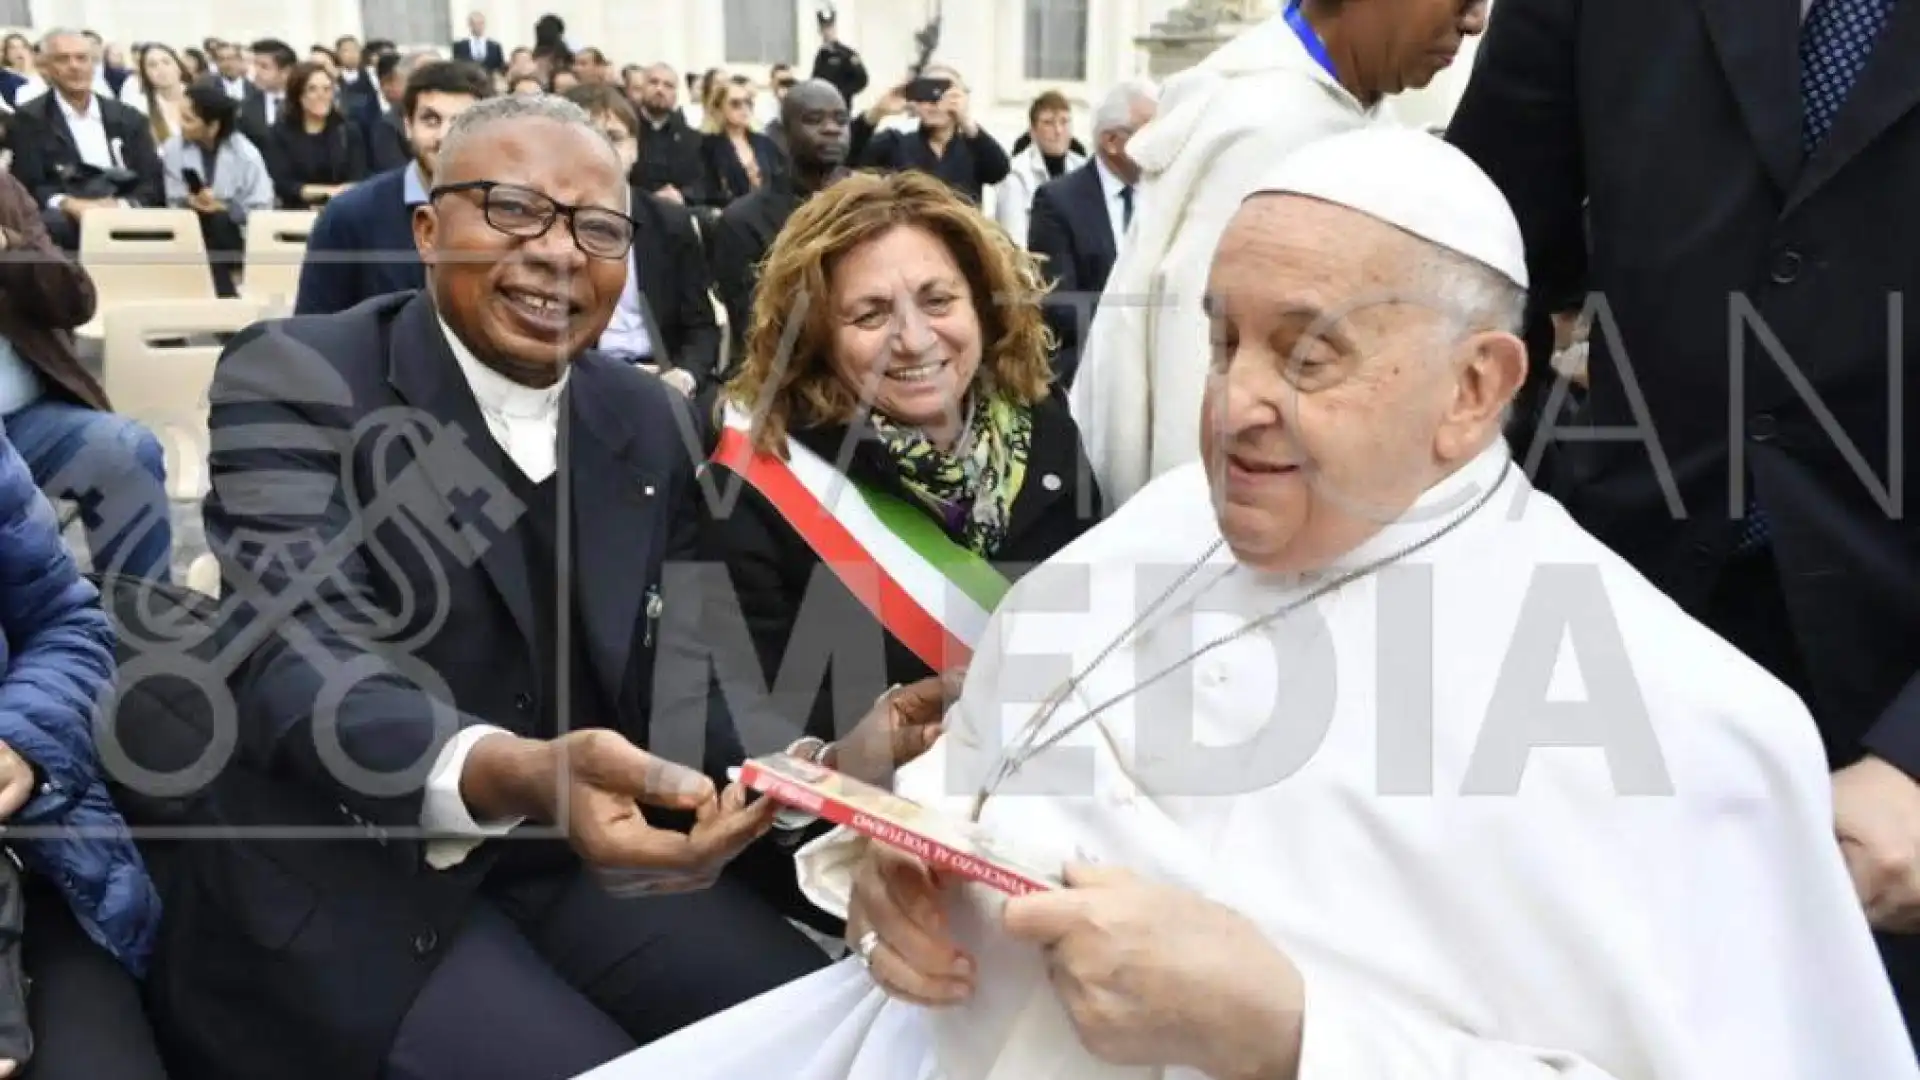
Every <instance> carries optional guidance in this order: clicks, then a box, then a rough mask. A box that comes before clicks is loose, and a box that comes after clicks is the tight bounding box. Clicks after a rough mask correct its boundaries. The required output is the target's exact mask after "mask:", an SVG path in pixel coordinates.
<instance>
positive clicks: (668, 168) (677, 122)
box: [626, 64, 706, 206]
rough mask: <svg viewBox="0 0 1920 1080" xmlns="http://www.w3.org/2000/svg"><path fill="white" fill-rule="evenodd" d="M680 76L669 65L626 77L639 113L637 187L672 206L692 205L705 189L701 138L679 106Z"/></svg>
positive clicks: (635, 183) (634, 178)
mask: <svg viewBox="0 0 1920 1080" xmlns="http://www.w3.org/2000/svg"><path fill="white" fill-rule="evenodd" d="M677 80H678V76H676V75H675V74H674V71H673V69H672V68H671V67H668V66H667V65H665V64H653V65H651V66H649V67H645V68H642V69H640V70H638V71H634V72H629V73H628V75H627V86H626V90H627V99H628V101H629V102H630V103H633V105H634V108H635V109H636V110H637V111H638V112H639V114H640V120H641V124H640V148H639V150H640V153H639V158H638V159H637V160H636V161H635V162H634V165H633V177H632V178H633V183H634V186H636V187H638V188H640V190H642V191H646V192H649V193H651V194H654V195H658V196H660V197H661V198H663V199H665V200H667V201H668V202H672V203H678V204H679V205H681V206H692V205H694V204H695V203H697V202H699V201H700V192H701V189H702V188H703V187H704V186H705V184H706V166H705V165H703V164H702V163H701V160H700V143H701V138H702V136H701V134H700V133H699V132H697V131H695V130H693V128H692V127H690V126H689V125H688V124H687V118H686V117H685V116H683V115H682V114H681V112H680V110H679V109H678V108H677V107H675V104H674V103H675V102H676V101H678V100H679V97H680V84H679V82H678V81H677Z"/></svg>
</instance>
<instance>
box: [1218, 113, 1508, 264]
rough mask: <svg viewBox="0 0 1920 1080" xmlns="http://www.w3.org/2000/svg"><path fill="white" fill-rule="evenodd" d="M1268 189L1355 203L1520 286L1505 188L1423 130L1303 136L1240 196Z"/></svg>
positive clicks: (1343, 203)
mask: <svg viewBox="0 0 1920 1080" xmlns="http://www.w3.org/2000/svg"><path fill="white" fill-rule="evenodd" d="M1272 194H1287V195H1304V196H1306V197H1308V198H1313V199H1319V200H1321V201H1323V202H1328V203H1332V204H1334V205H1335V206H1344V207H1347V208H1348V209H1350V210H1355V211H1358V212H1360V213H1362V214H1365V215H1367V216H1368V217H1370V218H1374V219H1376V220H1378V221H1383V222H1385V223H1387V224H1388V225H1392V226H1394V227H1395V228H1398V229H1401V230H1404V231H1406V232H1409V233H1411V234H1413V235H1414V236H1417V237H1419V238H1421V239H1422V240H1425V241H1427V242H1428V243H1430V244H1434V245H1437V246H1439V247H1443V248H1446V249H1447V250H1449V251H1452V252H1455V253H1456V254H1459V255H1463V256H1465V257H1467V258H1469V259H1472V260H1473V261H1475V262H1477V263H1480V264H1482V265H1484V266H1486V267H1488V268H1489V269H1491V270H1493V271H1495V272H1497V273H1499V274H1501V275H1503V276H1505V277H1506V278H1508V279H1509V280H1511V281H1512V282H1513V283H1514V284H1516V285H1518V286H1520V287H1521V288H1522V289H1524V288H1526V287H1527V252H1526V244H1525V243H1524V242H1523V241H1522V240H1521V239H1520V223H1519V222H1518V221H1517V220H1515V218H1514V216H1513V208H1512V207H1510V206H1508V205H1507V200H1506V196H1504V195H1502V194H1501V193H1500V189H1499V188H1498V187H1496V186H1494V183H1493V180H1492V179H1490V178H1489V177H1488V176H1487V174H1486V173H1484V172H1482V171H1481V170H1480V166H1478V165H1476V164H1474V162H1473V159H1471V158H1469V157H1467V155H1465V154H1463V153H1461V152H1460V151H1459V150H1458V149H1455V148H1454V147H1453V146H1452V145H1451V144H1449V143H1447V142H1446V141H1445V140H1442V139H1439V138H1436V137H1434V136H1432V135H1429V134H1427V133H1426V132H1423V131H1416V130H1414V129H1412V128H1395V127H1385V126H1381V127H1367V128H1361V129H1359V130H1356V131H1349V132H1345V133H1343V134H1339V135H1332V136H1329V137H1327V138H1324V139H1320V140H1318V141H1316V142H1312V143H1309V144H1307V145H1306V146H1303V147H1301V148H1300V149H1299V150H1296V151H1294V152H1293V153H1292V154H1289V155H1287V158H1286V160H1285V161H1283V162H1281V163H1280V164H1279V165H1278V166H1276V167H1275V168H1274V170H1273V171H1272V172H1271V173H1270V174H1268V176H1267V178H1266V179H1265V180H1264V181H1262V182H1261V184H1260V185H1259V186H1258V187H1256V188H1255V189H1254V190H1253V192H1252V194H1250V195H1249V196H1248V198H1257V197H1259V196H1261V195H1272Z"/></svg>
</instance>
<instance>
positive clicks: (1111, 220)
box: [1093, 154, 1140, 256]
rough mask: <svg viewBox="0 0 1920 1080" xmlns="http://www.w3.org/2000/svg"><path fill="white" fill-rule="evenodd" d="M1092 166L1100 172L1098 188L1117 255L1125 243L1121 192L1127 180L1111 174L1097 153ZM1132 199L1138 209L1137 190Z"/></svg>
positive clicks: (1124, 214) (1124, 204)
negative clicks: (1105, 203)
mask: <svg viewBox="0 0 1920 1080" xmlns="http://www.w3.org/2000/svg"><path fill="white" fill-rule="evenodd" d="M1093 167H1094V168H1095V169H1097V170H1098V171H1099V173H1100V190H1101V191H1102V192H1104V193H1106V197H1107V223H1108V224H1110V225H1112V226H1113V250H1114V254H1115V255H1116V256H1117V255H1118V254H1119V253H1120V251H1121V249H1123V248H1125V247H1126V243H1127V225H1128V221H1127V203H1126V200H1125V199H1124V198H1122V197H1121V192H1123V191H1126V190H1127V182H1126V181H1125V180H1122V179H1120V178H1119V177H1117V176H1115V175H1113V170H1112V169H1109V168H1107V162H1106V159H1105V158H1102V157H1101V156H1100V155H1098V154H1095V155H1094V157H1093ZM1133 200H1134V208H1135V209H1136V210H1137V209H1139V205H1140V193H1139V192H1138V191H1135V192H1134V193H1133Z"/></svg>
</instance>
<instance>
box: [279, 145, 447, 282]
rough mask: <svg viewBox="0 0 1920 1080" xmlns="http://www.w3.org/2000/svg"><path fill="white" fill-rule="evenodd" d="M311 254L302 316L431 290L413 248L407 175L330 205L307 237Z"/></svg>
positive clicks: (371, 183)
mask: <svg viewBox="0 0 1920 1080" xmlns="http://www.w3.org/2000/svg"><path fill="white" fill-rule="evenodd" d="M307 255H308V257H307V259H306V261H305V262H303V263H302V264H301V266H300V292H299V296H298V298H297V299H296V300H295V301H294V308H293V309H294V312H295V313H296V314H300V315H328V314H332V313H333V312H336V311H345V310H346V309H348V308H350V307H352V306H354V305H355V304H358V303H359V302H360V301H362V300H366V299H368V298H370V297H375V296H380V295H383V294H385V293H392V292H401V291H404V290H407V289H418V288H421V287H423V286H424V285H426V283H427V272H426V268H425V267H424V266H422V265H421V263H420V257H419V249H417V248H415V247H414V245H413V207H412V206H410V205H408V203H407V170H406V169H395V170H393V171H392V172H384V173H381V174H380V175H378V176H375V177H373V178H372V179H370V180H368V181H366V182H365V183H361V184H356V185H354V186H353V187H352V188H349V189H348V190H347V191H346V193H345V194H343V195H341V196H340V197H339V198H337V199H334V200H332V201H330V202H328V203H327V205H326V207H325V208H324V209H322V210H321V211H320V217H319V219H318V220H316V221H315V222H314V223H313V232H312V233H310V234H309V235H308V236H307ZM315 255H319V256H321V257H320V258H314V257H313V256H315ZM360 256H365V257H364V258H362V257H360Z"/></svg>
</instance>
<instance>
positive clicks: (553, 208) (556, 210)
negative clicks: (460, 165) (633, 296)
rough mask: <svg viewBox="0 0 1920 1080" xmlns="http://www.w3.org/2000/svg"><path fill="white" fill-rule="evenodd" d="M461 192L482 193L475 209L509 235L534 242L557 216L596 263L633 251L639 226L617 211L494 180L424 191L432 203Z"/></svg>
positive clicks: (581, 248)
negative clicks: (579, 203) (478, 206)
mask: <svg viewBox="0 0 1920 1080" xmlns="http://www.w3.org/2000/svg"><path fill="white" fill-rule="evenodd" d="M462 191H478V192H480V194H481V201H480V210H481V212H482V213H483V214H484V215H485V216H486V219H487V224H488V225H491V226H492V227H493V228H494V229H496V230H498V231H499V232H503V233H506V234H507V235H508V236H518V237H520V238H522V239H525V240H538V239H539V238H541V237H542V236H545V235H547V230H548V229H551V228H553V223H554V222H555V221H556V220H558V219H559V218H561V217H565V218H566V219H567V224H568V226H569V228H570V229H571V230H572V232H573V243H574V246H575V247H578V248H579V249H580V251H581V253H583V254H585V255H587V256H590V257H592V258H595V259H624V258H626V257H627V252H628V251H630V250H632V249H633V236H634V233H635V232H637V231H638V230H639V228H640V226H639V225H638V224H637V223H636V222H635V221H634V220H633V219H632V218H630V217H628V216H627V215H625V214H623V213H621V212H619V211H618V210H609V209H607V208H606V207H604V206H568V205H567V204H566V203H563V202H560V201H559V200H557V199H553V198H551V197H549V196H546V195H542V194H541V193H540V192H538V191H534V190H533V189H532V188H524V187H520V186H519V185H517V184H502V183H500V182H498V181H495V180H468V181H466V182H464V183H459V184H442V185H440V186H439V187H436V188H434V189H433V190H432V191H429V192H427V198H428V199H429V200H431V201H437V200H438V199H439V198H440V196H442V195H452V194H455V193H458V192H462Z"/></svg>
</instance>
